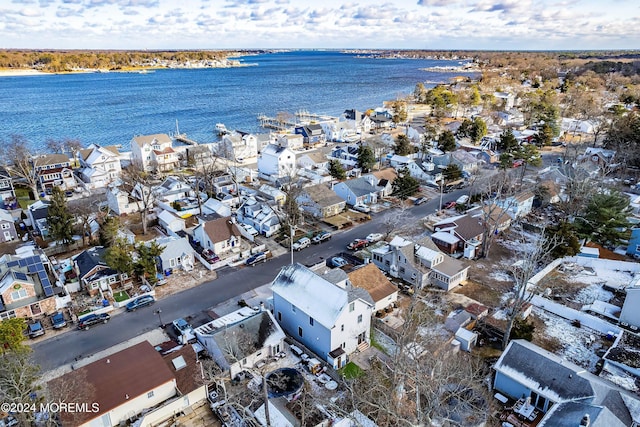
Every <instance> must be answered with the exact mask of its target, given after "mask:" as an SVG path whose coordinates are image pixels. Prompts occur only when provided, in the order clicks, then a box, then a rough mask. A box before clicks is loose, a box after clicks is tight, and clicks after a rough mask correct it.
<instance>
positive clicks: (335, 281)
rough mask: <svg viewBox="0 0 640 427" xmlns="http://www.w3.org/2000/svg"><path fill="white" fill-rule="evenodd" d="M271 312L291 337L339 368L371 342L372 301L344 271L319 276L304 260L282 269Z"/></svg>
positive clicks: (275, 284)
mask: <svg viewBox="0 0 640 427" xmlns="http://www.w3.org/2000/svg"><path fill="white" fill-rule="evenodd" d="M271 290H272V291H273V313H274V316H275V317H276V320H277V321H278V323H280V325H281V326H282V328H283V329H284V330H285V332H287V333H288V334H289V335H291V336H292V337H294V338H295V339H296V340H298V341H300V342H301V343H303V344H304V345H305V346H306V347H308V348H309V349H310V350H312V351H313V352H314V353H316V354H317V355H318V356H320V357H321V358H323V359H324V360H326V361H327V362H328V363H329V364H331V365H332V366H333V367H334V368H335V369H339V368H341V367H342V366H343V365H344V364H345V363H346V360H347V359H346V357H347V355H349V354H351V353H353V352H354V351H356V350H357V349H358V348H361V349H362V348H366V347H368V346H369V342H370V326H371V314H372V312H373V307H374V304H373V301H372V300H371V297H370V296H369V294H368V293H367V292H366V291H365V290H364V289H360V288H356V287H354V286H352V285H351V283H349V282H348V280H347V276H346V273H345V272H344V271H342V270H340V269H334V270H331V271H330V272H329V273H328V274H326V275H324V276H319V275H318V274H316V273H314V272H313V271H311V270H309V269H308V268H306V267H304V266H303V265H301V264H292V265H287V266H285V267H283V268H282V269H281V270H280V273H278V276H276V278H275V279H274V281H273V283H272V284H271Z"/></svg>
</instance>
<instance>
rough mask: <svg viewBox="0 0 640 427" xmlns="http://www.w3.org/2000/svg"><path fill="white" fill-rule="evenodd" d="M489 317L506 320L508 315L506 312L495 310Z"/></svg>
mask: <svg viewBox="0 0 640 427" xmlns="http://www.w3.org/2000/svg"><path fill="white" fill-rule="evenodd" d="M491 317H493V318H494V319H496V320H507V319H508V318H509V315H508V314H507V310H496V311H495V312H494V313H493V314H492V315H491Z"/></svg>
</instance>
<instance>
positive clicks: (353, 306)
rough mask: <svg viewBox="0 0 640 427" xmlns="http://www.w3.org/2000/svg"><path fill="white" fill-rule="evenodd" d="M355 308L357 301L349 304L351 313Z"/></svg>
mask: <svg viewBox="0 0 640 427" xmlns="http://www.w3.org/2000/svg"><path fill="white" fill-rule="evenodd" d="M355 309H356V303H355V302H352V303H351V304H349V313H351V312H352V311H353V310H355Z"/></svg>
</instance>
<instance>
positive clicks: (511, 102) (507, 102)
mask: <svg viewBox="0 0 640 427" xmlns="http://www.w3.org/2000/svg"><path fill="white" fill-rule="evenodd" d="M493 97H494V98H495V99H496V101H497V102H498V104H499V106H500V107H502V109H503V110H504V111H508V110H511V109H512V108H513V107H514V106H515V102H516V97H515V95H514V94H512V93H510V92H494V93H493Z"/></svg>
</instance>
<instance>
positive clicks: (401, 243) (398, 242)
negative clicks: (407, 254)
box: [389, 236, 413, 248]
mask: <svg viewBox="0 0 640 427" xmlns="http://www.w3.org/2000/svg"><path fill="white" fill-rule="evenodd" d="M412 244H413V242H412V241H410V240H407V239H405V238H404V237H400V236H394V237H393V239H391V241H390V242H389V245H390V246H396V247H400V248H403V247H405V246H407V245H412Z"/></svg>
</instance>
